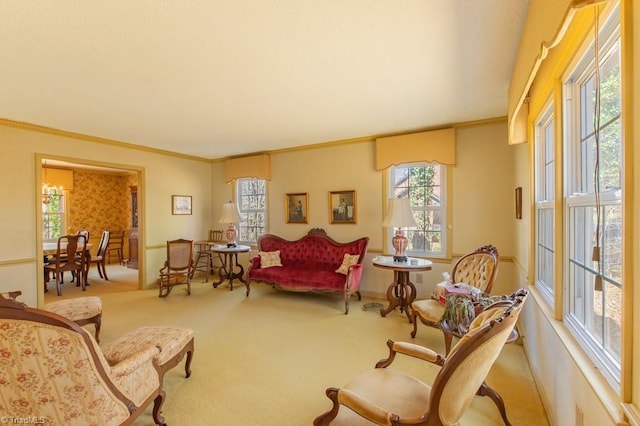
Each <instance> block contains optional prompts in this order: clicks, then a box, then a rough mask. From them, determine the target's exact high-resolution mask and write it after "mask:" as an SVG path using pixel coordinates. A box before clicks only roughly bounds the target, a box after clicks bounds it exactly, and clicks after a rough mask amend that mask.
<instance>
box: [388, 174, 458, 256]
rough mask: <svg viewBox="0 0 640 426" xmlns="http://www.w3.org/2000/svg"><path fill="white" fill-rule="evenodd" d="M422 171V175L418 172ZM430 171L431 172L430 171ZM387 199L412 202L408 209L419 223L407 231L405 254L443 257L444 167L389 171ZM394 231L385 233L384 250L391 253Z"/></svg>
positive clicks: (444, 238)
mask: <svg viewBox="0 0 640 426" xmlns="http://www.w3.org/2000/svg"><path fill="white" fill-rule="evenodd" d="M420 169H423V170H424V173H421V172H420ZM429 169H430V170H429ZM388 174H389V183H388V187H389V193H388V198H407V197H409V198H410V199H411V209H412V210H413V213H414V217H415V219H416V222H417V223H418V226H417V227H414V228H407V229H406V235H407V238H408V240H409V244H408V247H407V249H406V253H407V254H408V255H412V256H431V257H444V256H445V255H446V239H447V235H446V220H447V210H446V194H447V189H446V167H445V166H443V165H441V164H438V163H411V164H401V165H398V166H394V167H391V168H390V169H389V172H388ZM393 233H394V229H393V228H392V227H389V228H388V229H387V242H388V244H387V250H388V251H389V252H391V253H393V252H394V249H393V247H392V245H391V239H392V237H393Z"/></svg>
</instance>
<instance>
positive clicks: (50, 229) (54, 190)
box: [42, 186, 66, 241]
mask: <svg viewBox="0 0 640 426" xmlns="http://www.w3.org/2000/svg"><path fill="white" fill-rule="evenodd" d="M42 191H43V192H42V239H43V241H57V240H58V238H60V237H61V236H62V235H64V234H65V232H64V230H65V229H66V225H65V220H66V214H65V213H66V209H65V196H64V190H63V189H61V188H59V187H49V186H46V187H44V188H43V190H42Z"/></svg>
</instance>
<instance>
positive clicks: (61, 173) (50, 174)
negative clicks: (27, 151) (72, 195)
mask: <svg viewBox="0 0 640 426" xmlns="http://www.w3.org/2000/svg"><path fill="white" fill-rule="evenodd" d="M41 177H42V183H43V184H45V183H46V184H47V185H51V186H61V187H62V188H64V189H68V190H69V191H72V190H73V171H71V170H62V169H50V168H43V169H42V173H41Z"/></svg>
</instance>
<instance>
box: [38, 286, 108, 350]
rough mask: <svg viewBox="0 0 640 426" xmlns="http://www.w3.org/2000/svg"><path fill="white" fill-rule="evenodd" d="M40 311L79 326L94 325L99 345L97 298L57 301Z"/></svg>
mask: <svg viewBox="0 0 640 426" xmlns="http://www.w3.org/2000/svg"><path fill="white" fill-rule="evenodd" d="M42 309H43V310H45V311H49V312H53V313H54V314H58V315H60V316H63V317H65V318H67V319H68V320H70V321H73V322H75V323H76V324H78V325H80V326H84V325H87V324H94V325H95V327H96V342H98V343H100V326H101V325H102V299H100V298H99V297H98V296H86V297H75V298H73V299H65V300H57V301H55V302H51V303H47V304H45V305H44V306H43V307H42Z"/></svg>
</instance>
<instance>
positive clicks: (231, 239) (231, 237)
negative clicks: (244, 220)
mask: <svg viewBox="0 0 640 426" xmlns="http://www.w3.org/2000/svg"><path fill="white" fill-rule="evenodd" d="M237 236H238V231H237V230H236V227H235V226H233V223H230V224H229V227H228V228H227V232H226V237H227V247H235V246H236V237H237Z"/></svg>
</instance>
